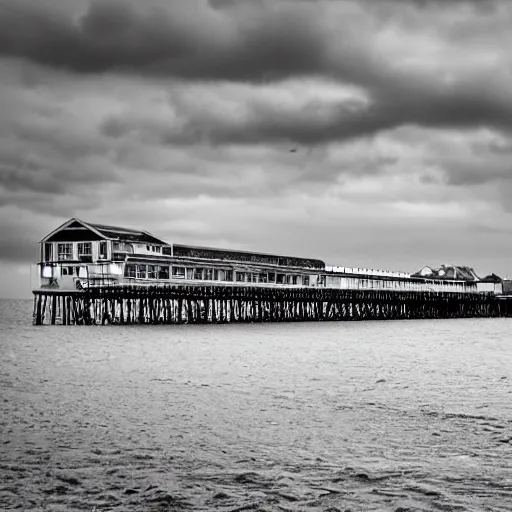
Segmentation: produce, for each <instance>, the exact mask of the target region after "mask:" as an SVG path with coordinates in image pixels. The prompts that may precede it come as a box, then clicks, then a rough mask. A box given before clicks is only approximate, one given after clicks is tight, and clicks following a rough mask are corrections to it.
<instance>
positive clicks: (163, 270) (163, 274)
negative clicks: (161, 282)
mask: <svg viewBox="0 0 512 512" xmlns="http://www.w3.org/2000/svg"><path fill="white" fill-rule="evenodd" d="M158 279H169V267H167V266H165V267H160V270H159V271H158Z"/></svg>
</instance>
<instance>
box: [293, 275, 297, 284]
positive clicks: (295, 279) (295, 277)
mask: <svg viewBox="0 0 512 512" xmlns="http://www.w3.org/2000/svg"><path fill="white" fill-rule="evenodd" d="M292 283H293V284H297V276H293V277H292Z"/></svg>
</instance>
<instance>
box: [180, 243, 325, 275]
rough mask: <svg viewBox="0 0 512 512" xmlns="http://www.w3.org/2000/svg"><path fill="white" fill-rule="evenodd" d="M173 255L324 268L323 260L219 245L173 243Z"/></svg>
mask: <svg viewBox="0 0 512 512" xmlns="http://www.w3.org/2000/svg"><path fill="white" fill-rule="evenodd" d="M173 255H174V256H175V257H189V258H201V259H218V260H224V261H236V262H242V263H257V264H272V265H279V266H290V267H304V268H315V269H323V268H325V263H324V262H323V261H321V260H317V259H312V258H301V257H297V256H283V255H278V254H268V253H261V252H253V251H243V250H236V249H222V248H219V247H201V246H194V245H185V244H173Z"/></svg>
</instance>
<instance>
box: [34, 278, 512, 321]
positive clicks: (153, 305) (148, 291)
mask: <svg viewBox="0 0 512 512" xmlns="http://www.w3.org/2000/svg"><path fill="white" fill-rule="evenodd" d="M509 316H512V297H503V296H501V297H500V296H496V295H493V294H465V293H446V292H399V291H381V290H375V291H373V290H339V289H312V288H266V287H247V286H243V287H242V286H239V287H238V286H179V285H173V286H154V287H152V286H146V287H138V286H113V287H98V288H91V289H86V290H76V291H75V290H72V291H59V290H38V291H34V316H33V323H34V325H105V324H119V325H131V324H184V323H188V324H210V323H213V324H215V323H256V322H307V321H357V320H412V319H443V318H491V317H509Z"/></svg>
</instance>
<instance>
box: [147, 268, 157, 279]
mask: <svg viewBox="0 0 512 512" xmlns="http://www.w3.org/2000/svg"><path fill="white" fill-rule="evenodd" d="M157 269H158V267H155V265H148V279H156V278H157V272H158V270H157Z"/></svg>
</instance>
